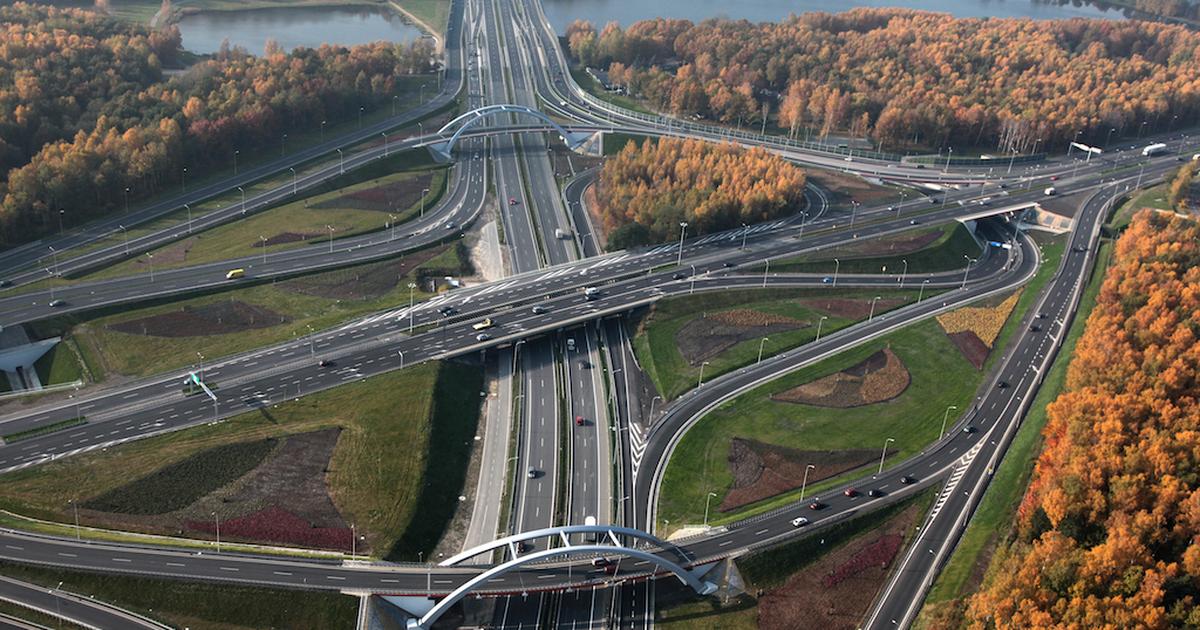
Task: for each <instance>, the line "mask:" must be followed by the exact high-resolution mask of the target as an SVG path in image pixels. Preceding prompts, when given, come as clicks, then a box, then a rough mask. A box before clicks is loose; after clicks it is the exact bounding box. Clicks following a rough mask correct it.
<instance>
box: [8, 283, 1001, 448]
mask: <svg viewBox="0 0 1200 630" xmlns="http://www.w3.org/2000/svg"><path fill="white" fill-rule="evenodd" d="M986 277H987V276H977V277H976V278H975V279H973V280H971V281H970V282H968V286H971V285H972V283H973V282H976V281H978V280H981V279H984V278H986ZM956 282H957V278H952V277H951V276H947V277H946V278H945V279H944V280H943V281H942V283H944V284H942V283H939V284H933V283H931V284H930V286H932V287H937V286H952V285H954V284H955V283H956ZM761 284H762V279H761V278H759V277H754V276H721V275H714V276H712V277H704V278H697V279H695V280H694V282H693V281H692V280H691V279H689V280H686V281H668V282H663V281H662V280H660V279H659V278H657V277H640V278H637V279H635V280H633V281H631V282H630V283H628V285H627V286H624V287H616V286H614V287H613V290H606V291H604V292H602V294H601V297H600V299H598V300H595V301H589V300H586V299H583V298H582V297H581V296H579V295H578V294H576V293H567V294H564V295H560V296H559V297H557V298H553V299H550V300H547V301H544V302H542V303H541V306H540V308H539V310H541V311H543V312H541V313H534V312H533V310H532V309H517V308H514V309H508V310H505V311H499V310H496V309H493V308H490V307H485V309H486V311H485V312H489V313H493V314H494V315H495V316H494V317H493V321H495V322H496V325H497V326H498V327H499V330H501V331H505V332H506V333H507V334H509V335H518V336H521V334H522V333H523V332H525V331H529V330H541V329H546V328H547V327H553V325H554V323H555V322H556V321H560V320H562V319H564V318H566V317H576V318H577V317H580V316H586V315H587V314H588V313H589V312H595V311H597V310H600V308H601V307H602V306H604V305H605V304H608V303H612V302H620V301H621V300H635V299H646V298H653V297H657V296H662V295H668V294H684V293H687V292H690V291H692V290H695V289H698V290H701V291H705V290H718V289H725V288H737V287H747V288H748V287H757V286H761ZM768 284H769V285H770V286H773V287H787V286H795V287H803V286H809V287H812V286H826V285H823V284H822V283H821V279H820V278H819V277H816V276H812V277H799V278H795V277H788V276H783V277H772V278H769V279H768ZM852 284H853V286H880V287H886V286H889V285H890V284H891V279H890V278H876V279H865V280H861V281H860V280H855V281H854V282H853V283H851V282H850V281H846V282H845V283H843V285H844V286H851V285H852ZM606 293H607V296H606V295H605V294H606ZM540 295H541V294H540V293H539V294H537V295H535V296H530V297H531V299H533V298H536V297H540ZM500 299H503V298H500ZM438 320H439V315H438V314H436V313H433V312H432V308H430V309H427V311H425V312H423V313H422V318H421V319H419V320H417V319H415V318H414V320H413V321H412V322H411V323H410V321H409V320H408V318H405V317H403V315H400V316H396V317H387V318H385V319H383V320H381V321H379V322H377V323H376V324H375V329H374V330H373V331H371V332H372V334H370V335H368V332H367V331H363V330H355V329H349V330H342V331H338V332H337V333H336V334H328V335H322V336H314V337H313V338H311V339H310V340H301V341H299V342H296V343H292V344H289V345H287V346H282V347H279V348H276V349H275V350H274V351H272V352H269V353H259V354H253V355H248V356H245V357H241V358H239V359H235V360H234V361H231V362H222V363H219V364H216V365H209V366H207V367H205V369H204V379H205V381H206V382H215V383H219V384H221V386H222V387H221V389H220V390H217V396H218V399H219V403H218V405H217V406H216V408H214V406H213V405H212V403H211V401H209V400H207V399H206V398H204V397H203V396H199V395H197V396H192V397H190V398H181V394H180V391H181V387H182V376H168V377H166V378H162V379H157V380H155V381H154V382H151V383H148V384H145V385H142V386H140V387H139V388H138V389H135V390H132V391H129V390H123V391H120V392H115V393H112V394H109V395H103V396H99V397H93V398H89V399H81V400H80V401H79V406H78V407H77V406H75V405H72V404H67V405H61V406H57V407H54V408H51V409H48V410H45V411H41V412H38V413H31V414H26V415H24V416H21V417H19V418H18V419H15V420H9V421H8V422H6V423H4V425H3V426H4V427H5V430H6V431H7V432H16V431H20V430H25V429H27V428H32V427H34V426H39V425H41V424H45V423H48V422H54V421H58V420H63V419H68V418H73V417H77V415H79V414H80V413H81V414H82V415H87V416H89V417H92V418H94V419H99V418H106V417H111V422H110V421H108V420H106V421H103V422H100V421H96V422H92V423H89V424H86V425H83V426H82V427H79V428H78V429H76V430H68V431H64V432H59V433H53V434H49V435H46V436H42V437H38V438H31V439H28V440H25V441H22V442H20V443H18V444H19V446H17V445H6V446H4V447H0V468H11V467H12V466H14V465H21V464H26V465H28V464H29V463H32V462H40V461H42V460H45V459H46V458H47V457H49V454H51V453H57V454H58V455H57V456H63V454H64V453H70V452H78V449H81V448H85V445H90V446H91V447H92V448H95V447H96V445H97V444H107V443H110V442H112V441H114V440H122V441H124V440H125V439H126V438H127V437H132V436H134V435H138V434H140V433H143V432H155V433H157V432H161V431H166V430H171V429H172V428H174V427H178V426H184V425H187V424H192V423H197V422H203V421H208V420H209V419H218V418H222V417H226V416H228V415H231V414H232V413H234V412H241V411H243V410H245V408H244V407H245V406H246V404H247V401H249V403H250V404H251V405H259V404H261V405H265V404H275V403H278V402H280V401H282V400H286V399H289V398H292V397H299V396H300V395H302V394H307V393H311V392H314V391H320V390H321V389H324V388H328V387H333V386H336V385H338V384H341V383H344V382H347V381H350V380H357V379H359V378H365V377H366V376H368V375H371V374H376V373H381V372H383V371H387V370H390V369H397V368H399V367H400V361H401V360H403V361H404V364H405V365H412V364H414V363H416V362H419V361H423V360H428V359H430V358H434V357H444V356H453V355H455V354H461V353H465V352H470V351H474V350H477V349H481V348H483V347H486V346H488V345H495V344H497V343H500V339H496V340H487V341H479V340H478V339H477V337H478V335H479V334H480V333H479V331H476V330H474V328H473V327H474V324H475V323H477V322H478V320H477V319H474V318H462V319H461V320H458V321H456V322H450V321H446V320H442V321H441V325H440V326H439V327H438V328H437V329H435V330H431V331H429V332H425V333H422V334H419V335H416V336H413V337H402V338H398V339H397V338H393V339H392V340H391V341H392V343H394V344H395V345H394V346H392V345H390V344H389V343H388V335H394V336H395V335H398V334H399V333H402V332H403V331H404V330H405V329H406V328H407V327H408V326H411V325H421V326H426V325H429V324H432V323H437V322H438ZM489 334H490V335H492V336H498V335H496V334H495V332H494V331H493V332H491V333H489ZM515 340H516V337H513V338H511V339H509V340H507V341H508V342H510V343H511V342H512V341H515ZM381 342H382V347H373V346H377V345H379V344H380V343H381ZM352 349H353V350H361V351H362V354H360V355H358V356H346V354H347V353H348V352H350V351H351V350H352ZM401 352H403V353H404V354H403V359H401V356H400V355H399V353H401ZM318 356H319V357H326V358H328V359H329V360H330V361H331V362H332V364H331V365H330V366H328V367H321V366H319V365H316V363H317V360H316V359H317V357H318ZM230 404H233V405H234V406H229V405H230ZM238 405H241V406H238ZM164 406H166V408H163V407H164ZM139 407H145V408H146V409H145V410H144V411H143V410H142V409H140V408H139ZM129 409H133V410H134V411H135V413H127V412H125V413H122V411H125V410H129ZM139 411H140V412H141V413H137V412H139ZM118 414H119V417H120V420H117V419H116V416H117V415H118Z"/></svg>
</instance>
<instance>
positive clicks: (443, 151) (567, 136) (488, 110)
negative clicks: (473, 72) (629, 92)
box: [429, 105, 588, 162]
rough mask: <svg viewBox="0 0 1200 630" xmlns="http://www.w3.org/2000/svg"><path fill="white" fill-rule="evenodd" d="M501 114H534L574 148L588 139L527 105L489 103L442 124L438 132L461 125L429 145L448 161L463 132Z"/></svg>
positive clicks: (438, 155) (447, 130)
mask: <svg viewBox="0 0 1200 630" xmlns="http://www.w3.org/2000/svg"><path fill="white" fill-rule="evenodd" d="M499 114H523V115H526V116H533V117H534V118H537V119H538V120H540V121H542V122H544V123H546V124H547V125H550V126H551V127H552V128H553V129H554V130H555V131H557V132H558V135H559V137H561V138H562V140H563V142H565V143H566V144H567V146H568V147H570V148H572V149H578V148H579V147H580V146H581V145H583V143H584V142H586V141H587V139H588V135H587V134H577V133H571V132H569V131H567V130H566V129H563V127H562V125H560V124H558V123H556V122H554V121H553V120H551V118H550V117H549V116H547V115H545V114H543V113H542V112H540V111H538V110H536V109H533V108H531V107H525V106H524V105H487V106H484V107H480V108H478V109H473V110H471V111H469V112H467V113H465V114H462V115H460V116H458V117H457V118H455V119H454V120H451V121H450V122H448V123H446V124H445V125H444V126H442V128H441V129H439V130H438V134H444V133H447V132H449V131H450V130H451V129H454V127H455V126H459V125H461V126H459V127H458V130H457V131H455V132H454V134H453V135H452V136H450V139H449V140H446V141H445V142H438V143H436V144H431V145H429V150H430V151H432V152H433V154H434V156H436V157H437V158H439V159H441V160H444V161H447V162H448V161H450V160H451V159H452V158H451V157H450V152H451V151H453V150H454V145H455V144H457V143H458V139H459V137H461V136H462V134H463V132H465V131H466V130H467V129H469V128H471V127H472V126H474V125H475V124H476V123H478V122H479V121H481V120H483V119H484V118H488V117H490V116H496V115H499Z"/></svg>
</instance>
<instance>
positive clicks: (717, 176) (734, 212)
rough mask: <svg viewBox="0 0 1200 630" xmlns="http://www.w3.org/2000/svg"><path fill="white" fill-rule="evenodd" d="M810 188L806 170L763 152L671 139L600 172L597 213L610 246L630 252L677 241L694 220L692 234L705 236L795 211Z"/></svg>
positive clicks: (636, 149)
mask: <svg viewBox="0 0 1200 630" xmlns="http://www.w3.org/2000/svg"><path fill="white" fill-rule="evenodd" d="M804 182H805V176H804V171H802V170H800V169H799V168H797V167H796V166H794V165H792V164H789V163H788V162H785V161H784V160H783V159H782V158H780V157H779V156H777V155H774V154H772V153H768V152H767V151H764V150H763V149H758V148H755V149H750V150H743V149H741V148H738V147H736V146H734V145H732V144H721V145H716V144H712V143H708V142H703V141H699V140H677V139H671V138H664V139H662V140H659V141H658V142H657V143H655V142H651V141H649V140H647V141H645V142H643V143H642V145H641V146H638V145H637V144H636V143H633V142H630V143H629V144H627V145H625V148H624V149H623V150H622V151H621V152H620V153H619V154H617V155H616V156H613V157H612V158H610V159H609V160H608V161H607V162H606V163H605V165H604V168H603V170H602V171H601V172H600V178H599V181H598V182H597V188H596V200H597V203H598V206H599V207H598V208H597V210H598V212H599V214H600V217H601V219H602V220H603V222H604V226H605V228H606V229H607V230H608V231H609V232H610V243H609V245H610V247H628V246H631V245H638V244H642V243H644V242H651V241H653V242H658V241H663V240H666V239H668V238H671V237H672V236H677V235H678V233H679V222H680V221H687V222H688V233H689V234H705V233H708V232H715V231H720V230H724V229H728V228H732V227H737V226H739V225H741V224H743V223H754V222H759V221H765V220H767V219H772V218H775V217H778V216H781V215H783V214H786V213H789V212H795V211H796V210H797V209H798V208H799V205H800V204H801V202H802V200H803V197H804ZM633 226H637V227H633ZM631 232H632V233H633V234H640V236H637V237H633V236H631V235H630V234H631ZM614 237H616V238H617V239H618V242H616V243H614V242H613V238H614ZM622 239H628V240H622Z"/></svg>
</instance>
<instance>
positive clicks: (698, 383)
mask: <svg viewBox="0 0 1200 630" xmlns="http://www.w3.org/2000/svg"><path fill="white" fill-rule="evenodd" d="M706 365H708V361H705V362H704V363H701V364H700V380H699V381H697V382H696V387H697V388H699V387H701V386H702V385H704V366H706Z"/></svg>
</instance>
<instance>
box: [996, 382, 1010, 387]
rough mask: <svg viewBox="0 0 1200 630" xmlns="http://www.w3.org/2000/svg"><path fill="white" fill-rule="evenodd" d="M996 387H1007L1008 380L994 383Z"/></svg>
mask: <svg viewBox="0 0 1200 630" xmlns="http://www.w3.org/2000/svg"><path fill="white" fill-rule="evenodd" d="M996 389H1008V381H1000V382H998V383H996Z"/></svg>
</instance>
